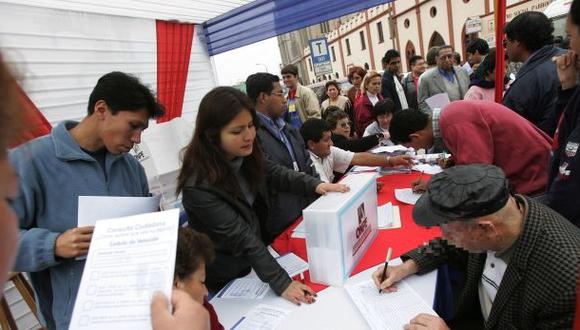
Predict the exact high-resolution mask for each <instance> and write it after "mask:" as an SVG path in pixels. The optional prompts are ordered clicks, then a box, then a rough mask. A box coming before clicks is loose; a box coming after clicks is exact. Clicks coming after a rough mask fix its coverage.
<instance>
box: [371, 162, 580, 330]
mask: <svg viewBox="0 0 580 330" xmlns="http://www.w3.org/2000/svg"><path fill="white" fill-rule="evenodd" d="M413 218H414V220H415V222H416V223H417V224H419V225H421V226H427V227H428V226H440V227H441V231H442V233H443V238H444V239H445V240H442V239H436V240H433V241H431V242H430V244H429V245H426V246H424V247H421V248H419V249H416V250H413V251H411V252H408V253H406V254H404V255H403V256H402V257H401V259H403V261H404V263H403V264H402V265H400V266H394V267H389V269H388V276H387V279H386V280H385V281H383V282H382V283H380V276H381V274H382V267H381V268H379V269H378V270H377V271H375V273H374V274H373V279H374V280H375V283H376V284H377V286H378V287H380V288H382V289H383V290H386V291H392V290H394V286H393V284H395V283H396V282H397V281H399V280H401V279H403V278H405V277H407V276H409V275H411V274H415V273H417V274H424V273H427V272H429V271H431V270H433V269H435V268H437V267H438V266H440V265H443V264H446V265H447V267H448V269H450V270H453V271H455V272H460V273H462V274H463V276H458V277H461V279H458V278H455V279H454V280H452V283H451V285H450V286H451V291H452V293H453V294H450V295H449V298H448V300H447V301H446V303H448V305H447V307H451V308H449V309H448V311H451V312H450V313H449V315H445V318H446V322H444V321H443V319H442V318H439V317H436V316H432V315H427V314H420V315H418V316H416V317H415V318H413V319H412V320H411V321H410V324H411V326H410V328H412V329H415V328H416V329H422V327H424V328H427V329H448V328H447V325H449V327H451V328H453V329H571V328H572V321H573V319H574V307H575V301H576V280H577V277H578V266H579V263H580V249H578V246H579V245H580V229H578V228H576V227H575V226H574V225H572V224H571V223H570V222H569V221H567V220H566V219H564V218H563V217H562V216H561V215H559V214H558V213H556V212H554V211H553V210H551V209H549V208H547V207H546V206H544V205H542V204H539V203H537V202H535V201H533V200H531V199H529V198H527V197H524V196H520V195H512V194H511V193H510V191H509V188H508V181H507V180H506V178H505V176H504V174H503V172H502V171H501V169H499V168H498V167H495V166H493V165H467V166H455V167H452V168H449V169H447V170H445V171H444V172H442V173H440V174H437V175H435V176H433V178H432V179H431V181H430V182H429V186H428V189H427V192H425V193H424V194H423V196H421V198H420V199H419V200H418V201H417V203H416V204H415V207H414V209H413ZM443 291H445V290H443ZM440 312H442V311H440Z"/></svg>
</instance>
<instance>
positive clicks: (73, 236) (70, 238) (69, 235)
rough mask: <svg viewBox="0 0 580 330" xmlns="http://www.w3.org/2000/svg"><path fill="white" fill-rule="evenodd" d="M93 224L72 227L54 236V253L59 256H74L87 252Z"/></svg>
mask: <svg viewBox="0 0 580 330" xmlns="http://www.w3.org/2000/svg"><path fill="white" fill-rule="evenodd" d="M94 228H95V227H94V226H85V227H77V228H72V229H69V230H67V231H65V232H64V233H62V234H60V235H59V236H58V237H57V238H56V244H55V246H54V255H55V256H57V257H60V258H65V259H69V258H75V257H80V256H84V255H86V254H87V253H88V252H89V246H90V244H91V239H92V237H93V230H94Z"/></svg>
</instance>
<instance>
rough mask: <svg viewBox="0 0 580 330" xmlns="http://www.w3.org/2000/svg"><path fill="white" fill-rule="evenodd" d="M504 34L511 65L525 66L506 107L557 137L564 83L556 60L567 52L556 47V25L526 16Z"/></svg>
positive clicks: (537, 16) (541, 16)
mask: <svg viewBox="0 0 580 330" xmlns="http://www.w3.org/2000/svg"><path fill="white" fill-rule="evenodd" d="M504 32H505V34H506V40H504V46H505V48H506V53H507V54H508V56H509V58H510V61H512V62H524V65H523V66H522V68H521V69H520V70H519V71H518V73H517V75H516V80H515V81H514V82H513V83H512V84H511V86H510V88H509V89H508V90H507V92H506V93H505V95H504V99H503V104H504V105H505V106H507V107H508V108H510V109H512V110H513V111H515V112H517V113H519V114H520V115H521V116H522V117H524V118H526V119H527V120H529V121H530V122H531V123H532V124H534V125H536V126H537V127H538V128H540V129H541V130H543V131H544V132H546V133H547V134H548V135H549V136H553V135H554V130H555V129H556V120H557V119H556V114H555V112H554V111H555V110H554V109H555V106H556V101H557V95H558V94H557V93H558V88H559V87H560V82H559V80H558V75H557V73H556V65H555V64H554V63H553V62H552V57H553V56H556V55H559V54H561V53H562V52H563V50H561V49H559V48H555V47H554V46H553V45H552V42H553V36H552V33H553V32H554V27H553V26H552V22H551V21H550V20H549V19H548V18H547V17H546V15H544V14H543V13H540V12H535V11H530V12H525V13H522V14H520V15H518V16H516V17H515V18H514V19H513V20H512V21H511V22H509V23H508V24H507V25H506V26H505V28H504Z"/></svg>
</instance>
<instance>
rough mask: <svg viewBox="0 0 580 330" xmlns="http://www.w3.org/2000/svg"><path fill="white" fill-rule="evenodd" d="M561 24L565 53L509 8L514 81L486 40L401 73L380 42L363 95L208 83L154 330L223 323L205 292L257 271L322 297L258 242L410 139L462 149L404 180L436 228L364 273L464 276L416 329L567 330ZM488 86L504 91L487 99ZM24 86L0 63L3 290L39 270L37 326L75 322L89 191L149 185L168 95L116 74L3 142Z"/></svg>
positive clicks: (543, 22) (571, 182)
mask: <svg viewBox="0 0 580 330" xmlns="http://www.w3.org/2000/svg"><path fill="white" fill-rule="evenodd" d="M567 31H568V33H569V35H570V48H571V49H570V50H563V49H560V48H558V47H555V46H554V45H553V37H552V32H553V27H552V25H551V23H550V21H549V20H548V19H547V17H546V16H545V15H543V14H541V13H538V12H525V13H522V14H520V15H518V16H516V17H515V18H514V19H513V20H511V22H509V23H508V24H507V25H506V27H505V29H504V32H505V36H506V38H505V40H504V42H503V45H502V46H503V47H505V49H506V53H507V59H508V61H509V62H522V63H523V65H522V66H521V68H520V69H519V71H518V72H517V74H516V75H515V79H513V80H511V81H510V79H508V78H506V79H505V80H504V81H501V82H496V81H495V70H496V68H495V49H490V48H489V46H488V45H487V43H486V42H485V41H484V40H482V39H475V40H472V41H471V42H470V44H469V45H468V47H467V53H468V59H467V62H468V63H469V65H468V66H465V65H464V66H460V64H461V63H460V60H458V59H457V58H456V56H455V54H456V53H455V50H454V49H453V47H452V46H449V45H445V46H440V47H433V48H432V49H430V50H429V51H428V53H427V55H426V58H425V59H424V58H423V57H422V56H420V55H415V56H413V57H411V58H410V59H409V61H410V62H409V64H410V69H411V71H410V72H409V73H407V74H406V75H403V74H401V55H400V53H399V51H397V50H396V49H392V50H389V51H387V52H386V53H385V55H384V57H383V58H382V65H383V69H384V73H383V74H382V75H381V74H379V73H378V72H376V71H373V70H368V71H367V70H364V69H363V68H362V67H358V66H355V67H352V68H350V70H349V74H348V78H349V81H350V82H351V83H352V85H353V86H352V88H351V89H350V90H349V91H348V92H347V93H346V95H340V87H339V85H338V84H337V83H336V82H334V81H329V82H328V83H326V86H325V91H326V94H327V96H328V99H326V100H324V101H323V102H320V100H319V99H318V97H317V96H316V94H315V93H314V92H313V91H312V90H310V89H309V88H307V87H305V86H302V85H301V84H300V83H299V80H300V79H299V75H298V69H297V67H296V66H294V65H287V66H285V67H284V68H283V69H282V70H281V73H280V74H281V77H282V82H283V85H282V84H281V82H280V78H279V77H278V76H276V75H273V74H270V73H262V72H260V73H255V74H252V75H250V76H249V77H247V80H246V93H244V92H241V91H239V90H237V89H234V88H231V87H217V88H215V89H213V90H211V91H210V92H209V93H207V94H206V95H205V96H204V97H203V99H202V100H201V103H200V105H199V110H198V113H197V118H196V122H195V129H194V133H193V138H192V140H191V142H190V143H189V144H188V145H187V147H186V148H185V149H184V152H183V154H182V161H183V163H182V167H181V171H180V173H179V176H178V178H177V193H178V194H180V195H181V196H182V201H183V207H184V209H185V212H186V214H187V218H188V224H189V228H182V229H180V231H179V237H178V246H177V259H176V268H175V277H174V281H173V283H174V288H175V290H174V294H173V296H172V297H171V299H170V301H169V302H168V301H167V298H166V297H163V296H162V295H156V296H155V297H154V299H153V303H152V323H153V327H154V328H155V329H208V328H211V329H223V326H222V325H221V324H220V322H219V315H217V314H216V312H215V310H214V309H213V308H212V307H211V304H210V303H209V302H208V296H211V295H212V294H215V293H217V292H218V291H219V290H220V289H222V288H223V287H224V286H225V285H226V284H227V283H229V282H230V281H232V280H234V279H236V278H240V277H243V276H245V275H247V274H248V273H249V272H250V271H251V270H252V269H254V270H255V272H256V274H257V275H258V277H259V278H260V279H261V280H262V281H264V282H266V283H268V284H269V286H270V287H271V289H272V290H273V291H274V292H275V293H276V294H277V295H279V296H281V297H283V298H285V299H287V300H288V301H290V302H293V303H295V304H297V305H300V304H302V303H306V304H310V303H313V302H315V300H316V292H315V291H314V290H312V288H310V287H309V286H307V285H305V284H304V283H302V282H300V281H296V280H292V279H291V278H290V277H289V276H288V274H287V273H286V272H285V271H284V269H283V268H282V267H281V266H280V265H279V264H278V263H277V262H276V260H275V259H274V258H273V257H272V256H271V254H270V253H269V252H268V250H267V246H268V245H269V244H270V243H271V242H272V241H273V240H274V239H275V238H276V237H277V236H278V235H280V234H281V233H282V232H284V231H285V230H286V229H287V228H288V227H289V226H290V225H291V224H293V222H294V221H295V220H296V219H297V218H298V217H300V216H301V214H302V210H303V209H304V208H305V207H306V206H307V205H308V204H310V203H311V202H312V201H314V200H315V199H316V198H318V197H319V196H320V195H324V194H326V193H328V192H346V191H348V189H349V188H348V187H347V186H345V185H343V184H340V183H336V182H337V180H339V178H340V176H341V175H342V174H343V173H345V172H346V171H348V169H349V168H350V167H351V166H353V165H363V166H381V167H396V166H403V167H410V166H411V165H412V159H411V156H409V155H400V156H384V155H380V154H373V153H370V152H368V150H369V149H372V148H374V147H376V146H378V145H393V144H402V145H403V146H406V147H413V148H414V149H417V150H418V149H424V150H426V151H427V152H440V151H447V152H449V153H450V154H451V155H452V158H451V159H450V160H449V161H448V162H445V163H442V164H441V165H442V167H444V168H445V170H444V171H443V172H442V173H440V174H437V175H435V176H434V177H433V178H431V180H429V181H428V182H423V181H417V182H414V183H413V186H412V188H413V189H414V190H415V191H418V192H422V193H423V194H422V196H421V198H420V199H419V201H418V202H417V205H416V206H415V207H414V210H413V218H414V221H415V222H416V223H417V224H419V225H421V226H426V227H431V226H439V227H440V228H441V231H442V238H438V239H436V240H433V241H431V242H429V244H428V245H426V246H423V247H421V248H418V249H416V250H413V251H409V252H408V253H406V254H404V255H403V256H402V259H403V260H404V263H403V264H402V265H400V266H389V268H388V271H387V276H386V279H384V280H382V279H381V274H382V273H383V269H382V268H379V269H377V271H376V272H375V273H374V274H373V279H374V280H375V283H376V285H377V287H379V288H381V289H383V290H385V291H387V292H389V291H393V290H396V283H397V282H398V281H400V280H401V279H403V278H405V277H407V276H409V275H411V274H415V273H417V274H422V273H426V272H428V271H430V270H432V269H435V268H436V267H439V266H440V265H442V264H446V265H447V266H448V267H449V269H451V270H453V271H458V272H459V273H460V274H462V276H463V277H462V280H457V281H452V282H453V283H451V285H450V286H451V287H452V288H451V289H450V290H451V292H452V293H451V294H450V296H451V298H450V300H451V306H452V307H451V308H450V309H448V310H447V312H446V313H443V312H442V313H440V317H436V316H429V315H418V316H417V317H415V318H414V319H412V320H409V325H408V326H407V328H408V329H447V328H448V327H452V328H465V329H476V328H486V329H506V328H519V329H528V328H536V327H540V328H546V329H547V328H550V329H551V328H571V327H572V322H573V317H574V313H575V300H576V283H577V278H578V272H579V270H580V269H579V267H580V249H579V247H580V229H579V228H578V227H580V203H578V200H577V198H578V196H580V177H579V173H578V171H580V154H578V152H577V151H578V148H579V147H580V118H579V116H578V113H580V90H578V87H577V86H578V77H579V76H578V75H579V73H580V61H579V59H578V56H577V53H579V52H580V0H574V1H573V2H572V5H571V9H570V13H569V15H568V21H567ZM427 66H428V67H427ZM467 67H470V68H471V70H470V71H468V70H467V69H466V68H467ZM283 87H285V88H286V91H287V92H285V91H284V89H283ZM497 88H501V89H505V95H504V98H503V104H499V103H495V102H494V94H495V89H497ZM441 93H444V94H446V95H447V97H448V98H449V100H450V101H451V103H450V104H449V105H447V106H444V107H443V108H431V107H430V106H429V105H428V103H427V102H426V100H427V99H428V98H430V97H432V96H435V95H437V94H441ZM17 95H18V92H17V83H16V81H15V80H14V78H13V77H12V76H11V74H10V72H9V69H8V68H7V67H6V65H5V64H3V63H2V61H1V59H0V179H1V180H0V184H1V186H0V197H2V198H0V216H1V219H0V226H1V228H2V230H0V247H1V248H0V257H1V259H0V261H1V263H0V283H4V281H5V280H6V276H7V273H8V271H9V270H10V269H13V270H15V271H22V272H28V273H29V274H30V280H31V283H32V285H33V287H34V290H35V293H36V298H37V300H38V306H39V312H40V316H41V317H42V322H43V325H44V326H45V327H47V328H48V329H66V328H68V326H69V322H70V318H71V313H72V310H73V306H74V302H75V297H76V293H77V291H78V288H79V285H80V279H81V275H82V272H83V268H84V263H85V261H84V260H78V258H77V257H79V256H83V255H86V254H87V252H88V249H89V247H90V244H91V238H92V233H93V229H94V227H92V226H88V227H77V219H76V216H77V207H78V205H77V201H78V196H81V195H88V196H95V195H98V196H133V197H140V196H149V194H150V193H149V187H148V183H147V178H146V176H145V171H144V170H143V167H142V166H141V165H140V164H139V162H138V161H137V160H136V159H135V158H133V157H132V156H131V155H129V154H128V152H129V150H131V148H132V147H133V145H134V144H136V143H139V142H140V140H141V134H142V132H143V130H145V129H147V126H148V122H149V119H151V118H156V117H158V116H160V115H162V114H163V107H162V106H161V105H160V104H159V103H158V102H157V100H156V98H155V96H154V94H153V92H152V91H151V90H150V89H149V88H148V87H147V86H145V85H143V84H142V83H141V82H140V81H139V80H138V79H137V78H135V77H133V76H131V75H129V74H126V73H122V72H111V73H108V74H106V75H104V76H102V77H101V78H100V79H99V80H98V82H97V84H96V86H95V87H94V89H93V91H92V93H91V95H90V97H89V100H88V108H87V115H86V117H85V118H84V119H83V120H81V121H80V122H74V121H65V122H62V123H61V124H59V125H58V126H56V127H55V128H54V129H53V130H52V132H51V133H50V134H49V135H47V136H44V137H41V138H38V139H35V140H32V141H30V142H28V143H26V144H24V145H21V146H19V147H17V148H15V149H14V150H12V151H11V152H10V153H8V152H7V149H8V147H9V145H10V143H11V141H13V140H14V138H15V137H17V135H18V132H19V128H20V127H21V125H23V123H22V119H21V118H19V113H20V112H19V105H18V96H17ZM17 227H18V228H19V232H18V229H17ZM14 251H18V252H17V253H15V252H14ZM168 304H171V305H173V311H172V312H169V309H168V308H167V307H168Z"/></svg>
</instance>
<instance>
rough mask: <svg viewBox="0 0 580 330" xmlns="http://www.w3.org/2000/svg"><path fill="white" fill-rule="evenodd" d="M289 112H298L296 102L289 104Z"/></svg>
mask: <svg viewBox="0 0 580 330" xmlns="http://www.w3.org/2000/svg"><path fill="white" fill-rule="evenodd" d="M288 112H296V104H294V103H290V104H288Z"/></svg>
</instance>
